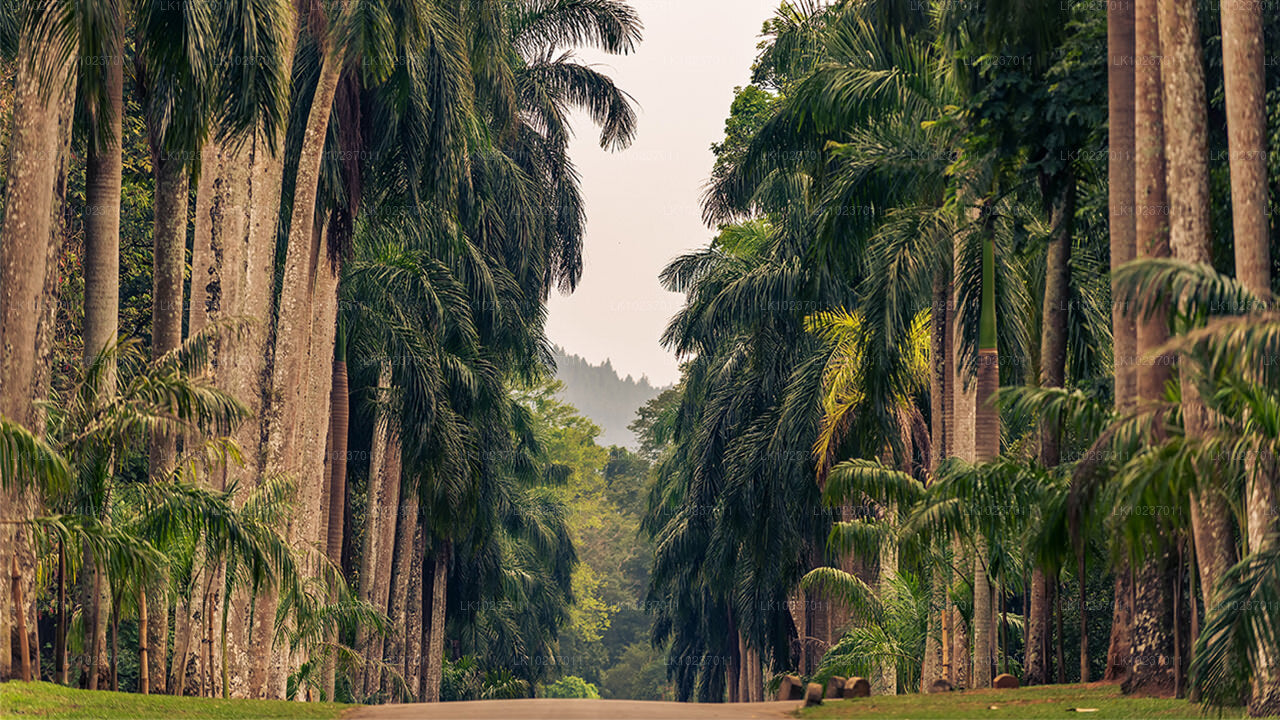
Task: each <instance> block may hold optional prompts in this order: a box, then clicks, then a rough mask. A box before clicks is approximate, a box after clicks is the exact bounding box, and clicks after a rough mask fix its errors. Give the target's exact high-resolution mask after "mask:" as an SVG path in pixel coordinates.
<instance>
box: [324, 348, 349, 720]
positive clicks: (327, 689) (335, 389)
mask: <svg viewBox="0 0 1280 720" xmlns="http://www.w3.org/2000/svg"><path fill="white" fill-rule="evenodd" d="M350 418H351V402H350V390H349V388H348V385H347V346H346V342H345V336H344V335H343V333H342V330H341V329H339V331H338V339H337V347H336V348H335V350H334V359H333V382H332V387H331V388H330V398H329V453H328V455H329V457H328V477H329V481H328V492H327V495H328V501H327V502H328V508H327V511H328V520H327V521H326V523H325V556H326V557H327V558H328V559H329V562H331V563H333V566H334V567H335V568H338V569H339V570H340V569H341V568H342V535H343V527H342V523H343V522H344V520H345V519H346V509H347V508H346V505H347V430H348V424H349V422H350ZM337 639H338V638H337V632H336V630H335V631H332V632H330V634H329V642H331V643H332V642H336V641H337ZM335 672H336V665H335V662H334V659H333V658H329V659H327V660H326V661H325V668H324V683H323V687H322V689H323V690H324V696H325V698H327V699H328V700H329V701H330V702H332V701H333V691H334V684H335V680H336V678H335Z"/></svg>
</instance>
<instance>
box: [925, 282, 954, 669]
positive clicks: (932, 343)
mask: <svg viewBox="0 0 1280 720" xmlns="http://www.w3.org/2000/svg"><path fill="white" fill-rule="evenodd" d="M947 277H948V273H947V272H946V269H945V268H939V269H938V271H937V272H935V273H934V276H933V308H932V316H931V319H930V327H929V360H930V373H929V407H930V410H931V411H930V425H931V427H930V429H929V435H930V438H929V439H930V453H929V472H930V478H929V480H930V482H932V480H933V473H935V472H937V470H938V466H939V465H941V464H942V461H943V460H944V459H945V458H946V456H947V430H948V426H947V417H946V409H945V408H946V405H947V394H948V392H949V390H950V389H951V386H950V385H949V384H948V382H947V381H948V378H947V359H948V358H947V345H948V344H947V333H948V331H949V328H950V323H949V319H950V297H951V292H950V287H949V286H948V282H947ZM946 584H947V573H946V571H945V569H944V568H943V566H942V565H941V564H937V565H934V567H933V569H932V570H931V576H930V579H929V600H930V602H929V619H928V622H927V631H926V633H925V640H924V661H923V663H922V667H921V669H920V688H919V690H920V692H928V691H929V687H930V686H932V685H933V683H934V681H935V680H937V679H939V678H941V677H943V673H945V671H946V651H945V650H944V647H945V644H946V632H945V630H944V628H945V626H946V623H945V621H944V619H943V618H944V617H945V616H946V613H947V607H948V602H947V592H946Z"/></svg>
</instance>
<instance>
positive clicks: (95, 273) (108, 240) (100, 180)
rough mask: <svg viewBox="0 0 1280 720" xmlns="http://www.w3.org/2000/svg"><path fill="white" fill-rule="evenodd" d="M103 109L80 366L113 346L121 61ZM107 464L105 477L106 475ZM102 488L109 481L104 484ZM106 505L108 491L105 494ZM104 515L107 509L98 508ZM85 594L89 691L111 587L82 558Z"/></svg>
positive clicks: (95, 145)
mask: <svg viewBox="0 0 1280 720" xmlns="http://www.w3.org/2000/svg"><path fill="white" fill-rule="evenodd" d="M110 32H113V33H114V34H115V36H116V42H115V45H114V46H113V47H115V48H120V47H122V46H123V45H122V43H121V42H120V40H121V35H122V32H123V31H122V28H120V27H116V28H114V29H113V30H112V31H110ZM104 74H105V77H104V81H105V85H106V98H105V100H106V105H105V106H95V107H94V109H93V112H92V113H91V123H90V124H91V125H92V126H93V127H91V129H90V137H89V157H88V160H87V162H86V166H85V215H86V217H85V222H84V225H85V233H84V330H83V335H84V365H85V367H86V368H88V367H90V366H91V365H92V364H94V363H97V362H99V360H100V359H102V358H101V357H100V353H102V352H103V351H104V350H106V349H108V348H109V347H111V346H112V345H114V343H115V341H116V334H117V331H118V328H119V316H120V184H121V179H122V177H121V176H122V172H123V166H122V160H123V158H122V154H121V147H120V138H121V135H120V133H121V116H122V114H123V112H124V103H123V92H124V60H123V57H122V56H119V55H116V54H110V55H108V62H107V65H106V68H105V73H104ZM103 362H105V363H106V364H107V365H108V367H105V368H102V369H101V370H102V381H101V385H100V386H99V389H98V392H99V402H102V403H105V402H106V400H107V398H109V397H111V396H112V395H113V394H114V393H115V368H114V366H115V361H114V360H103ZM112 467H113V465H112V463H110V462H108V465H107V467H106V469H105V472H106V473H107V474H108V475H110V474H111V473H112ZM107 483H108V488H109V487H110V479H109V478H108V479H107ZM106 497H107V502H110V490H109V489H108V491H107V493H106ZM100 512H102V513H104V515H105V513H106V512H107V508H106V507H103V508H100ZM85 560H86V565H85V570H86V571H87V572H86V582H85V584H84V587H85V589H86V592H89V593H94V594H95V595H96V597H89V596H88V595H85V597H84V606H85V607H88V608H90V613H89V614H88V615H87V616H86V617H87V620H88V623H89V625H88V628H89V629H88V630H87V634H88V635H89V639H90V648H91V649H90V656H89V673H90V677H89V689H90V690H95V689H98V688H100V687H102V688H105V687H107V684H108V683H109V681H110V677H111V675H110V672H111V667H112V665H111V663H110V662H109V661H108V657H107V643H106V632H107V623H108V618H110V616H111V612H112V610H111V605H112V603H111V599H112V598H111V593H110V590H111V586H110V583H109V582H108V579H107V573H106V568H105V567H103V566H102V565H101V564H99V563H95V562H94V559H93V558H92V556H91V553H89V552H88V550H87V549H86V552H85Z"/></svg>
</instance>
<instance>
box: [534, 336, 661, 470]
mask: <svg viewBox="0 0 1280 720" xmlns="http://www.w3.org/2000/svg"><path fill="white" fill-rule="evenodd" d="M555 360H556V379H558V380H559V381H560V382H561V383H564V388H563V389H562V390H561V391H560V399H561V400H564V401H565V402H567V403H569V404H570V405H572V406H574V407H575V408H577V409H578V410H579V411H580V412H581V413H582V414H583V415H586V416H587V417H589V418H591V420H592V421H593V422H595V423H596V424H597V425H599V426H600V429H601V434H600V438H599V442H600V445H602V446H604V447H609V446H610V445H622V446H624V447H628V448H631V449H632V450H634V449H636V446H637V444H638V442H639V441H638V440H636V436H635V433H633V432H631V431H630V430H628V429H627V426H628V425H630V424H631V422H632V421H633V420H635V417H636V411H637V410H639V409H640V407H641V406H642V405H644V404H645V403H647V402H649V401H650V400H652V399H654V398H655V397H657V396H658V393H660V392H662V388H657V387H654V386H653V385H651V384H649V379H648V378H646V377H643V376H642V377H641V378H640V379H639V380H636V379H634V378H632V377H631V376H630V375H628V376H626V377H625V378H623V377H619V376H618V371H616V370H614V369H613V363H612V362H610V361H609V360H605V361H604V363H603V364H601V365H592V364H591V363H590V362H588V361H587V360H586V359H585V358H581V357H578V356H577V355H570V354H568V353H567V352H566V351H565V350H564V348H560V347H557V348H556V349H555Z"/></svg>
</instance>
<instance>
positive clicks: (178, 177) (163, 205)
mask: <svg viewBox="0 0 1280 720" xmlns="http://www.w3.org/2000/svg"><path fill="white" fill-rule="evenodd" d="M151 143H152V146H151V156H152V164H153V166H154V167H155V183H156V192H155V220H154V223H153V227H152V247H153V254H154V267H153V271H152V272H153V276H154V281H153V284H152V295H151V297H152V304H151V357H152V359H158V358H160V357H162V356H164V355H165V354H166V353H168V352H170V351H172V350H174V349H176V348H178V347H179V346H180V345H181V344H182V282H183V279H184V277H185V274H186V272H185V271H186V255H187V194H188V186H189V182H188V178H189V175H188V173H187V167H186V162H185V161H184V159H183V157H182V156H181V155H180V154H176V153H169V152H166V151H165V150H164V148H163V147H161V146H160V139H159V138H158V137H157V136H156V135H155V133H154V132H153V133H152V135H151ZM177 453H178V444H177V438H175V437H173V436H172V435H170V434H168V433H162V432H154V433H152V435H151V448H150V469H149V473H150V479H151V482H161V481H163V480H164V479H165V478H167V477H169V475H170V474H172V473H173V469H174V464H175V462H176V459H177ZM154 589H156V590H159V591H160V592H156V593H155V594H154V595H153V597H154V598H155V607H154V608H153V611H152V613H151V614H150V616H149V619H148V622H147V624H146V636H147V644H148V650H149V653H148V655H149V657H148V663H149V667H148V678H149V680H150V683H149V688H148V690H151V691H154V692H158V693H163V692H164V691H165V675H166V673H165V667H166V666H167V663H166V659H167V658H166V657H165V656H166V644H167V642H168V638H169V596H168V593H167V592H163V589H164V588H162V587H155V588H154Z"/></svg>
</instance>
